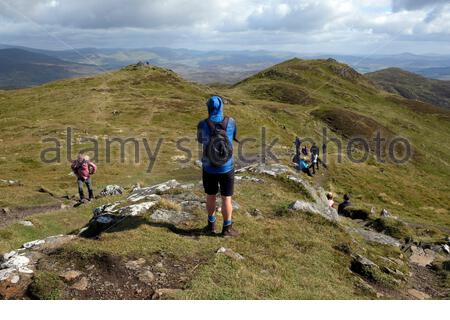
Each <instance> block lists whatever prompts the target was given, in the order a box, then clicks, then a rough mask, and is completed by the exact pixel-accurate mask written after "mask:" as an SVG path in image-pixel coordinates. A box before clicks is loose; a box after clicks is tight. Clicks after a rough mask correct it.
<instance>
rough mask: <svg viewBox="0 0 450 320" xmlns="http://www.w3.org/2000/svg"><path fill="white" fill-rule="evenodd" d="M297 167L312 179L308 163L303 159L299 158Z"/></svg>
mask: <svg viewBox="0 0 450 320" xmlns="http://www.w3.org/2000/svg"><path fill="white" fill-rule="evenodd" d="M298 167H299V169H300V170H301V171H302V172H304V173H306V174H307V175H308V176H310V177H312V174H311V171H310V170H309V167H310V166H309V164H308V162H307V161H306V160H305V158H303V157H302V158H300V161H299V162H298Z"/></svg>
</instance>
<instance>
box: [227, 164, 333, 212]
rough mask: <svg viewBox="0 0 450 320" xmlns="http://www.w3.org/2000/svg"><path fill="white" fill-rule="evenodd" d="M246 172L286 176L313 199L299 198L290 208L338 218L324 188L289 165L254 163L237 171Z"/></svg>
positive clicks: (279, 176)
mask: <svg viewBox="0 0 450 320" xmlns="http://www.w3.org/2000/svg"><path fill="white" fill-rule="evenodd" d="M245 172H248V173H256V174H263V175H268V176H271V177H274V178H277V177H278V178H286V179H287V180H288V181H290V182H292V183H294V184H297V185H298V186H299V187H300V188H301V189H302V190H304V191H305V192H306V196H307V197H308V198H310V199H312V201H305V200H297V201H295V202H293V203H291V204H290V205H289V209H291V210H294V211H303V212H308V213H312V214H317V215H320V216H322V217H324V218H325V219H327V220H330V221H337V220H338V214H337V211H336V210H335V209H333V208H329V207H328V201H327V198H326V193H325V191H324V190H323V189H322V188H314V187H313V186H312V185H311V184H310V183H309V182H307V181H306V180H303V179H302V178H300V177H299V176H298V175H297V173H296V172H295V171H294V170H292V169H291V168H289V167H288V166H285V165H282V164H271V165H264V164H254V165H250V166H247V167H244V168H241V169H239V170H236V173H239V174H240V173H245Z"/></svg>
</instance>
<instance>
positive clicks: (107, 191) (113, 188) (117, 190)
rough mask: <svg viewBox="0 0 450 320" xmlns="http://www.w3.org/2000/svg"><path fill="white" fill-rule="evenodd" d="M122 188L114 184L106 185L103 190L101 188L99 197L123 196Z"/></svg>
mask: <svg viewBox="0 0 450 320" xmlns="http://www.w3.org/2000/svg"><path fill="white" fill-rule="evenodd" d="M123 191H124V190H123V188H122V187H121V186H118V185H115V184H110V185H107V186H106V187H105V188H103V190H102V191H100V194H99V195H100V196H101V197H108V196H116V195H120V194H123Z"/></svg>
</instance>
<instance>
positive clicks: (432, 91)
mask: <svg viewBox="0 0 450 320" xmlns="http://www.w3.org/2000/svg"><path fill="white" fill-rule="evenodd" d="M366 76H367V77H368V78H369V79H371V80H372V81H374V82H375V83H377V84H378V85H379V86H380V87H382V88H383V89H384V90H386V91H388V92H391V93H396V94H399V95H401V96H402V97H405V98H407V99H412V100H419V101H422V102H426V103H430V104H433V105H436V106H440V107H444V108H450V81H444V80H433V79H428V78H425V77H423V76H421V75H418V74H414V73H412V72H408V71H404V70H401V69H398V68H389V69H384V70H380V71H376V72H372V73H367V74H366Z"/></svg>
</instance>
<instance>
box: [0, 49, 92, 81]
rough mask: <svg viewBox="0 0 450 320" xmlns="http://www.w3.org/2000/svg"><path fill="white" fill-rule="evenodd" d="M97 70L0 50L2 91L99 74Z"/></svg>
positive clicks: (35, 55)
mask: <svg viewBox="0 0 450 320" xmlns="http://www.w3.org/2000/svg"><path fill="white" fill-rule="evenodd" d="M98 72H99V70H98V68H97V67H96V66H93V65H87V64H82V63H76V62H68V61H64V60H61V59H58V58H56V57H52V56H48V55H45V54H41V53H37V52H30V51H26V50H23V49H17V48H9V49H1V50H0V88H2V89H15V88H23V87H30V86H36V85H40V84H43V83H46V82H49V81H52V80H57V79H64V78H71V77H79V76H83V75H92V74H95V73H98Z"/></svg>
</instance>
